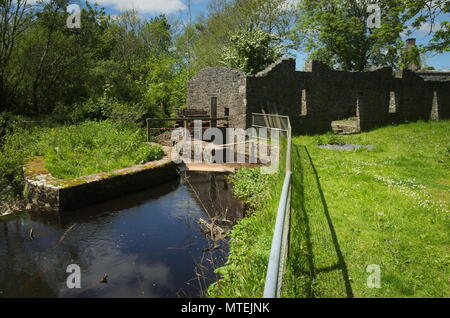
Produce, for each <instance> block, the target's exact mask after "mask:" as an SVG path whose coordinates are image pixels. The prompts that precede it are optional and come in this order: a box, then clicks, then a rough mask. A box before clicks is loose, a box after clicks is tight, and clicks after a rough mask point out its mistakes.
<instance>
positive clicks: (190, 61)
mask: <svg viewBox="0 0 450 318" xmlns="http://www.w3.org/2000/svg"><path fill="white" fill-rule="evenodd" d="M367 2H368V1H350V0H319V1H306V0H300V1H297V2H295V4H294V2H293V1H291V0H210V1H209V5H208V10H207V12H206V13H205V14H203V15H201V16H200V17H198V18H197V19H195V20H194V21H191V22H189V23H184V21H181V20H177V19H174V18H172V17H168V16H166V15H159V16H154V17H153V18H149V19H146V18H143V17H142V16H140V15H139V13H138V12H136V11H133V10H131V11H124V12H121V13H120V14H119V15H117V16H111V15H110V14H107V13H106V11H105V10H104V9H103V8H101V7H99V6H97V5H95V4H92V3H93V2H92V1H87V2H86V3H85V4H84V5H83V9H82V12H81V19H82V27H81V28H80V29H68V28H67V27H66V19H67V17H68V13H67V12H66V9H67V6H68V4H69V1H68V0H45V1H37V2H36V1H27V0H0V149H1V152H0V200H1V202H0V212H1V209H2V206H3V203H5V202H10V201H11V200H16V199H20V198H21V195H22V190H23V177H22V165H23V163H24V161H25V160H27V158H29V157H31V156H36V155H41V156H44V157H45V158H46V164H47V167H48V168H49V169H50V171H51V172H52V173H53V174H54V175H55V176H57V177H60V178H72V177H75V176H80V175H84V174H91V173H95V172H100V171H108V170H111V169H116V168H120V167H124V166H127V165H132V164H136V163H140V162H145V161H148V160H155V159H158V158H160V157H161V156H162V150H161V148H159V147H149V146H147V145H145V144H144V143H143V141H144V136H143V134H142V127H143V125H144V119H145V118H147V117H169V116H174V115H176V114H177V112H178V110H179V109H181V108H183V107H184V106H185V102H186V101H185V99H186V96H185V91H186V83H187V81H188V80H189V78H190V77H191V76H193V75H194V74H196V72H198V71H199V70H200V69H201V68H204V67H207V66H224V65H225V66H229V67H234V68H239V69H241V70H243V71H244V72H246V73H248V74H255V73H257V72H259V71H261V70H263V69H264V68H265V67H267V66H268V65H270V64H271V63H273V62H274V61H275V60H276V59H277V58H279V57H281V56H286V55H293V54H295V53H298V52H304V53H306V54H307V55H308V58H316V59H319V60H321V61H322V62H325V63H327V64H328V65H330V66H332V67H337V68H340V69H344V70H357V71H362V70H367V69H370V68H372V67H375V66H379V65H384V64H389V65H392V66H393V67H394V68H395V69H397V68H399V67H402V66H405V65H407V64H408V63H409V62H411V61H414V62H415V63H416V64H417V65H418V64H420V63H418V60H417V59H418V58H419V57H420V56H418V55H419V54H424V53H427V52H448V51H449V49H450V47H449V39H450V31H449V22H448V21H442V22H440V24H434V22H435V21H436V20H437V18H438V17H442V15H443V14H445V13H449V11H450V3H449V2H448V1H445V0H433V1H431V0H406V1H404V0H386V1H384V0H383V1H378V2H379V3H380V4H381V9H382V10H383V14H384V16H383V19H382V20H381V28H380V29H368V27H367V24H366V20H367V18H368V14H367V11H366V5H367ZM428 24H431V25H434V26H435V29H434V30H433V32H431V40H430V41H429V43H427V44H426V45H423V46H421V47H419V48H418V50H417V51H414V52H411V51H409V52H405V51H404V50H400V48H401V46H402V45H403V41H402V37H401V36H402V34H409V33H410V32H411V30H417V29H419V28H421V27H422V26H424V25H428ZM413 53H414V54H413ZM421 62H422V64H424V63H423V61H421ZM448 135H449V134H448V122H446V123H439V124H427V123H420V124H411V125H407V126H399V127H390V128H385V129H380V130H377V131H374V132H373V133H364V134H361V135H360V136H351V137H335V136H333V135H324V136H319V137H299V138H298V139H296V143H297V144H298V146H297V147H295V148H294V149H295V151H294V157H295V158H296V159H295V160H296V164H297V165H296V169H297V170H296V171H295V174H294V182H295V184H296V187H295V188H294V190H295V191H294V195H295V196H296V197H295V198H296V201H295V202H298V204H301V206H297V207H294V219H293V224H294V225H295V227H294V229H295V231H298V232H295V233H294V234H293V235H292V236H293V237H294V236H297V237H299V238H300V239H299V240H298V241H293V242H292V244H293V245H292V249H291V250H293V251H296V253H297V254H296V253H294V254H293V258H292V262H296V261H298V262H297V263H290V264H289V268H288V269H289V271H288V274H287V279H286V287H285V293H286V296H296V297H299V296H304V297H309V296H345V295H348V293H349V290H350V289H349V286H350V287H351V290H352V293H353V294H354V295H356V296H371V295H375V296H403V295H412V296H420V295H422V296H434V295H447V296H448V287H447V289H446V287H445V283H446V278H445V275H447V276H448V258H447V257H446V256H445V255H446V254H445V252H446V250H445V248H444V247H445V245H444V243H446V238H445V233H446V231H447V232H448V223H446V222H445V221H444V219H443V217H442V215H443V214H444V212H442V211H444V210H445V209H446V211H448V208H449V207H448V201H446V200H448V199H446V198H448V171H449V169H448V168H449V166H448V151H449V149H448ZM392 136H395V139H393V137H392ZM330 140H332V141H333V142H334V143H340V142H348V141H352V142H353V143H370V144H374V145H376V146H377V148H376V149H375V150H373V151H370V152H369V151H368V150H364V149H361V150H358V151H352V152H349V153H341V152H339V153H337V152H335V151H333V150H323V149H317V148H316V147H315V145H316V144H317V143H327V142H328V141H330ZM425 142H426V143H425ZM304 145H306V146H307V148H305V147H304ZM413 146H414V147H413ZM396 147H397V148H396ZM445 147H447V148H445ZM306 149H308V151H309V152H306ZM406 154H407V155H406ZM309 156H310V157H311V158H309ZM441 161H442V162H441ZM313 163H314V165H313ZM299 169H300V170H299ZM317 175H320V176H321V179H320V182H319V179H318V177H317ZM281 176H282V174H278V175H276V176H273V177H269V176H263V175H260V174H259V173H258V172H257V171H256V170H247V169H245V170H242V171H240V172H238V173H237V175H236V177H235V178H233V183H234V187H235V191H236V192H235V193H236V195H237V196H239V197H241V198H242V199H243V200H244V201H245V202H246V203H247V204H248V205H249V207H250V208H251V211H253V213H251V215H250V216H249V217H248V218H246V219H245V220H242V221H241V222H240V224H238V225H237V227H236V228H235V230H234V232H233V239H232V241H231V255H230V258H229V261H228V264H227V266H226V267H224V268H222V269H221V270H220V273H221V274H222V275H223V279H221V280H219V281H218V282H217V283H216V284H214V285H213V286H212V287H211V289H210V295H212V296H223V297H225V296H231V297H236V296H248V297H250V296H255V297H256V296H257V297H259V296H261V292H262V286H263V281H264V274H265V266H266V264H267V257H268V253H269V249H270V240H271V235H272V229H273V220H274V216H275V215H274V213H275V211H276V205H277V203H278V195H279V188H280V178H282V177H281ZM255 185H256V186H255ZM274 189H277V190H276V191H274ZM350 189H351V190H350ZM349 191H352V194H351V195H348V194H349ZM438 200H441V201H444V203H443V204H444V207H443V208H442V207H441V206H440V205H439V204H438ZM325 202H326V203H325ZM439 209H440V210H439ZM442 209H444V210H442ZM312 211H315V213H316V214H317V215H312V214H310V213H312ZM437 211H441V212H437ZM321 212H323V213H324V214H320V213H321ZM327 215H330V216H327ZM324 217H325V219H324ZM329 220H332V223H333V226H334V227H335V232H336V235H334V234H330V235H331V241H330V237H325V236H326V235H327V234H326V231H324V230H326V229H329V228H330V222H329ZM296 222H297V223H296ZM308 222H309V223H308ZM349 223H351V226H348V224H349ZM327 224H328V225H327ZM296 225H298V226H296ZM327 226H328V227H327ZM313 232H314V233H313ZM311 233H313V234H311ZM316 234H317V235H319V236H320V235H322V236H323V237H318V238H316V237H309V236H311V235H316ZM308 235H309V236H308ZM333 237H334V238H333ZM337 239H338V240H339V243H340V249H341V252H338V250H336V244H335V243H336V240H337ZM321 240H323V241H321ZM330 242H331V243H330ZM322 243H323V244H325V245H324V246H329V247H330V248H329V249H326V248H325V249H323V250H322V249H320V248H318V246H321V244H322ZM326 244H328V245H326ZM332 245H333V246H334V247H333V246H332ZM339 254H341V256H339ZM336 257H337V259H336ZM342 260H345V261H346V266H347V271H348V275H347V276H348V277H347V276H346V275H344V274H343V268H344V267H343V266H344V265H345V264H344V263H343V262H342ZM305 261H308V262H310V263H307V264H305V263H304V262H305ZM334 261H337V262H338V263H337V264H338V265H336V263H334ZM369 262H371V263H374V264H379V265H380V266H381V267H382V269H383V273H384V274H383V275H384V276H383V277H384V278H383V284H386V286H387V287H386V288H383V289H380V290H375V289H370V290H369V289H367V288H366V287H365V278H366V276H365V275H366V273H365V272H364V271H365V266H366V265H367V264H368V263H369ZM323 264H325V265H323ZM322 265H323V266H322ZM326 266H330V270H329V271H327V270H326ZM335 268H337V269H335ZM339 271H340V272H339ZM398 273H404V275H403V274H402V275H401V276H400V275H399V274H398ZM341 277H343V279H344V281H342V280H340V279H341ZM432 277H435V278H434V279H433V278H432ZM347 278H348V279H347ZM350 278H351V279H350ZM333 279H334V281H336V282H338V281H339V282H338V283H336V284H337V285H336V286H341V287H339V288H340V289H339V288H337V289H333V288H334V287H333V286H332V285H330V284H332V283H329V282H330V281H331V282H332V281H333ZM346 279H347V280H346ZM349 281H350V282H349ZM342 286H343V287H342Z"/></svg>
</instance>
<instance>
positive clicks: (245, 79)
mask: <svg viewBox="0 0 450 318" xmlns="http://www.w3.org/2000/svg"><path fill="white" fill-rule="evenodd" d="M211 96H218V101H219V109H223V107H229V108H230V111H231V119H232V121H231V123H230V125H231V127H241V128H244V127H249V126H250V125H251V114H252V113H271V114H280V115H288V116H290V119H291V123H292V125H293V127H294V129H296V130H297V131H298V132H300V133H317V132H324V131H329V130H330V129H331V122H332V121H334V120H339V119H345V118H349V117H358V125H359V127H360V128H361V129H362V130H367V129H371V128H374V127H377V126H383V125H387V124H391V123H395V122H404V121H415V120H428V119H434V120H437V119H444V118H450V72H436V71H434V72H417V73H415V72H413V71H410V70H402V71H400V72H397V73H396V74H393V71H392V68H390V67H383V68H379V69H376V70H374V71H370V72H347V71H336V70H332V69H330V68H329V67H328V66H327V65H325V64H323V63H321V62H318V61H311V62H309V63H308V64H307V65H306V71H304V72H299V71H296V70H295V60H294V59H292V58H284V59H281V60H279V61H277V62H276V63H274V64H272V65H270V66H269V67H268V68H267V69H266V70H264V71H262V72H260V73H258V74H256V75H253V76H245V75H244V74H243V73H242V72H240V71H235V70H231V69H229V68H208V69H205V70H203V71H201V72H200V73H199V74H198V75H197V76H196V77H194V78H193V79H192V80H191V82H190V83H189V89H188V107H189V108H201V109H205V110H207V111H208V113H209V104H210V97H211ZM222 114H223V113H221V112H220V111H219V115H222ZM244 119H245V120H244Z"/></svg>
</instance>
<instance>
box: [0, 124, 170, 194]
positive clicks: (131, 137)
mask: <svg viewBox="0 0 450 318" xmlns="http://www.w3.org/2000/svg"><path fill="white" fill-rule="evenodd" d="M144 139H145V138H144V132H143V131H142V130H140V129H135V128H131V127H123V126H117V124H116V123H114V122H112V121H109V120H106V121H102V122H89V121H86V122H84V123H81V124H78V125H70V126H58V127H28V128H23V127H16V128H15V129H14V133H13V134H9V135H7V136H6V137H5V139H4V144H3V146H2V152H1V154H0V185H1V187H0V197H1V198H2V200H3V199H7V198H8V197H10V198H11V197H17V196H20V195H21V193H22V190H23V186H24V184H23V174H22V165H23V164H24V163H25V161H26V160H30V159H32V158H33V157H36V156H42V157H44V159H45V165H46V168H47V169H48V170H49V171H50V173H51V174H52V175H53V176H55V177H56V178H60V179H72V178H76V177H80V176H86V175H90V174H94V173H98V172H108V171H112V170H115V169H119V168H124V167H129V166H132V165H135V164H141V163H145V162H148V161H153V160H158V159H161V158H162V157H163V155H164V151H163V150H162V148H161V147H160V146H149V145H148V144H146V143H145V142H144V141H143V140H144Z"/></svg>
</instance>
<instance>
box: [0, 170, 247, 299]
mask: <svg viewBox="0 0 450 318" xmlns="http://www.w3.org/2000/svg"><path fill="white" fill-rule="evenodd" d="M187 178H188V181H186V180H185V179H184V178H181V179H180V180H177V181H176V182H172V183H168V184H165V185H163V186H160V187H157V188H152V189H149V190H146V191H143V192H140V193H136V194H133V195H130V196H126V197H122V198H119V199H116V200H111V201H108V202H105V203H102V204H99V205H95V206H91V207H89V208H87V209H82V210H77V211H73V212H69V213H66V214H64V215H62V216H60V217H56V216H55V215H52V216H48V215H47V216H45V215H36V214H32V215H30V214H28V213H24V214H21V215H16V216H13V217H9V218H8V219H0V297H199V296H202V291H204V290H206V288H207V286H208V285H209V284H210V283H212V282H214V281H215V280H216V279H217V277H216V274H214V269H215V268H217V267H219V266H221V265H223V264H224V263H225V260H226V256H227V253H228V250H227V244H226V242H223V241H222V242H220V243H219V245H220V247H219V248H216V249H211V247H213V246H214V244H213V242H212V241H211V240H210V238H208V236H207V235H205V234H204V233H202V232H201V231H200V228H199V225H198V220H199V219H200V218H203V219H208V218H209V217H213V216H216V217H220V218H227V219H230V220H233V221H234V220H236V219H237V218H240V217H242V216H243V215H242V213H243V212H242V211H243V209H242V206H241V205H240V204H239V202H237V201H236V200H235V199H233V198H232V196H231V188H230V186H229V185H228V184H227V182H226V181H225V176H224V175H223V174H210V173H190V174H189V175H187ZM205 209H206V211H207V212H206V211H205ZM208 214H209V216H208ZM31 229H33V236H34V239H31V238H30V234H29V233H30V230H31ZM216 247H217V246H216ZM70 264H77V265H79V266H80V268H81V289H68V288H67V286H66V279H67V277H68V276H69V274H68V273H66V269H67V266H68V265H70ZM105 274H107V275H108V282H107V283H100V282H99V281H100V280H101V279H102V278H103V276H104V275H105Z"/></svg>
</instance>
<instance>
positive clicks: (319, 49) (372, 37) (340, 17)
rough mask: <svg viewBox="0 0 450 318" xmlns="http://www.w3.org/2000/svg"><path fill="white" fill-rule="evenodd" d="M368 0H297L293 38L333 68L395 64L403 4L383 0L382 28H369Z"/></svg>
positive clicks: (310, 55)
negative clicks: (298, 0) (296, 17)
mask: <svg viewBox="0 0 450 318" xmlns="http://www.w3.org/2000/svg"><path fill="white" fill-rule="evenodd" d="M369 4H370V2H369V1H366V0H362V1H352V0H317V1H307V0H300V2H299V4H298V8H297V15H298V19H297V21H298V22H297V24H296V28H295V36H294V37H295V39H296V40H297V43H298V44H299V46H300V47H301V48H302V49H304V50H305V51H306V52H307V53H308V54H309V57H310V58H311V59H318V60H321V61H323V62H325V63H327V64H328V65H330V66H332V67H338V68H342V69H345V70H356V71H363V70H364V69H367V68H369V67H372V66H378V65H386V64H388V65H391V66H394V67H395V66H396V65H397V63H398V59H399V52H400V51H399V50H400V48H401V46H402V45H403V43H402V41H401V37H400V34H401V32H402V31H403V29H404V23H405V18H404V17H403V15H402V3H401V1H397V0H382V1H379V2H378V4H379V5H380V8H381V10H382V14H383V15H382V19H381V27H380V28H376V29H369V27H368V24H367V20H368V18H369V13H368V12H367V11H368V10H367V6H368V5H369Z"/></svg>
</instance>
